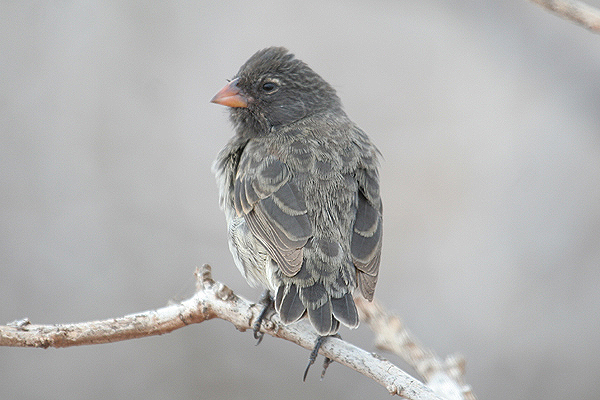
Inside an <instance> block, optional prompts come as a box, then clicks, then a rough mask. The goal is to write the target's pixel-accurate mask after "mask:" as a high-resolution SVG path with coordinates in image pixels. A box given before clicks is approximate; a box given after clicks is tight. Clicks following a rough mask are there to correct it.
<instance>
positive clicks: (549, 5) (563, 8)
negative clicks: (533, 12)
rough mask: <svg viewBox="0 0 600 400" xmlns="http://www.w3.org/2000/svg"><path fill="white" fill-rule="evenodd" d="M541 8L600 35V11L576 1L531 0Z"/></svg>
mask: <svg viewBox="0 0 600 400" xmlns="http://www.w3.org/2000/svg"><path fill="white" fill-rule="evenodd" d="M530 1H532V2H534V3H536V4H539V5H540V6H542V7H544V8H546V9H548V10H550V11H552V12H554V13H556V14H558V15H560V16H561V17H563V18H566V19H568V20H570V21H573V22H575V23H577V24H579V25H582V26H584V27H586V28H587V29H589V30H590V31H592V32H595V33H600V10H598V9H597V8H594V7H592V6H589V5H587V4H585V3H582V2H580V1H576V0H571V1H567V0H530Z"/></svg>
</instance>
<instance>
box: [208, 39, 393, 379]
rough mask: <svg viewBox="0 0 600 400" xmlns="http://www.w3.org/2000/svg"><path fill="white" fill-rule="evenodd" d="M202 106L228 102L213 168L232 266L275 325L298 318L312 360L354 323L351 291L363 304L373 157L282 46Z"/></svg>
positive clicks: (373, 220) (368, 292)
mask: <svg viewBox="0 0 600 400" xmlns="http://www.w3.org/2000/svg"><path fill="white" fill-rule="evenodd" d="M211 102H212V103H216V104H220V105H224V106H227V107H229V109H230V120H231V122H232V124H233V127H234V131H235V134H234V136H233V137H232V138H231V140H230V141H229V142H228V143H227V145H226V146H225V147H224V148H223V149H222V150H221V151H220V152H219V154H218V156H217V159H216V160H215V162H214V164H213V171H214V172H215V175H216V179H217V184H218V187H219V202H220V206H221V208H222V209H223V211H224V213H225V219H226V222H227V231H228V240H229V248H230V251H231V253H232V255H233V258H234V261H235V264H236V266H237V268H238V269H239V270H240V272H241V273H242V275H243V276H244V277H245V278H246V280H247V281H248V283H249V284H250V285H251V286H254V287H263V288H265V289H266V290H267V292H266V293H267V298H273V302H274V308H275V310H276V312H277V313H278V314H279V318H280V319H281V321H282V322H283V323H284V324H291V323H294V322H296V321H298V320H300V319H301V318H303V317H307V318H308V320H309V321H310V324H311V325H312V327H313V328H314V329H315V331H316V333H317V334H318V337H319V341H318V343H317V345H316V346H315V350H313V353H314V356H316V351H318V346H320V343H321V339H322V338H325V337H329V336H333V335H336V334H337V332H338V330H339V327H340V323H341V324H342V325H345V326H347V327H348V328H351V329H353V328H356V327H358V324H359V315H358V312H357V309H356V304H355V302H354V297H353V296H354V293H355V292H356V293H358V292H360V294H361V295H362V296H363V297H364V298H365V299H367V300H369V301H371V300H372V299H373V295H374V291H375V285H376V283H377V278H378V275H379V264H380V259H381V247H382V235H383V226H382V213H383V206H382V201H381V197H380V190H379V172H378V167H379V157H380V152H379V150H378V149H377V148H376V147H375V145H374V144H373V143H372V142H371V140H370V139H369V137H368V136H367V134H366V133H365V132H364V131H363V130H361V129H360V128H359V127H358V126H357V125H356V124H355V123H354V122H352V121H351V120H350V119H349V117H348V116H347V115H346V113H345V112H344V110H343V107H342V103H341V100H340V98H339V97H338V95H337V93H336V90H335V89H334V88H333V87H332V86H331V85H330V84H329V83H327V82H326V81H325V80H324V79H323V78H322V77H321V76H320V75H318V74H317V73H316V72H314V71H313V70H312V69H311V68H310V67H309V66H308V65H307V64H306V63H304V62H303V61H301V60H299V59H297V58H296V57H295V55H294V54H292V53H290V52H289V51H288V50H287V49H286V48H284V47H268V48H265V49H262V50H260V51H258V52H256V53H255V54H254V55H252V56H251V57H250V58H249V59H248V60H247V61H246V62H245V63H244V64H243V65H242V66H241V67H240V69H239V71H238V72H237V74H235V76H234V77H233V78H232V79H231V80H229V81H228V83H227V84H226V86H225V87H223V88H222V89H221V90H220V91H219V92H218V93H217V94H216V95H215V96H214V97H213V98H212V99H211ZM265 309H266V307H265ZM261 318H262V315H261ZM259 324H260V322H259ZM257 329H260V326H258V327H256V326H255V336H256V330H257ZM312 361H314V357H313V359H312ZM309 367H310V364H309ZM307 370H308V368H307ZM305 378H306V373H305Z"/></svg>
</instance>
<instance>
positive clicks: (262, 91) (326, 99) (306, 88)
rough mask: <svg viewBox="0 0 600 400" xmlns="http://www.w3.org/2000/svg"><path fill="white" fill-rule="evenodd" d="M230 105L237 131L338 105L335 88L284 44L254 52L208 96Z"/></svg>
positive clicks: (257, 130) (264, 128)
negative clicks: (218, 88)
mask: <svg viewBox="0 0 600 400" xmlns="http://www.w3.org/2000/svg"><path fill="white" fill-rule="evenodd" d="M211 101H212V102H213V103H217V104H222V105H225V106H229V107H231V120H232V121H233V123H234V125H235V126H236V129H237V131H238V133H239V134H242V135H261V134H266V133H268V132H269V131H270V130H271V128H273V127H277V126H281V125H287V124H291V123H293V122H296V121H298V120H300V119H302V118H305V117H307V116H311V115H315V114H318V113H321V112H325V111H334V110H338V109H341V102H340V99H339V97H338V96H337V95H336V93H335V90H334V89H333V88H332V87H331V85H329V84H328V83H327V82H325V81H324V80H323V78H321V77H320V76H319V75H318V74H317V73H315V72H314V71H313V70H312V69H310V67H309V66H308V65H306V64H305V63H304V62H302V61H300V60H298V59H296V58H294V55H293V54H290V53H289V52H288V50H287V49H285V48H283V47H269V48H266V49H264V50H260V51H258V52H257V53H255V54H254V55H253V56H252V57H250V59H249V60H248V61H246V63H244V65H242V67H241V68H240V70H239V71H238V73H237V74H236V75H235V76H234V77H233V79H232V80H231V81H229V83H228V84H227V85H226V86H225V87H224V88H223V89H221V91H219V92H218V93H217V94H216V95H215V96H214V97H213V98H212V100H211Z"/></svg>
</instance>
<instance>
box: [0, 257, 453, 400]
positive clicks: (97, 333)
mask: <svg viewBox="0 0 600 400" xmlns="http://www.w3.org/2000/svg"><path fill="white" fill-rule="evenodd" d="M196 276H197V278H198V279H197V292H196V293H195V294H194V296H193V297H191V298H190V299H188V300H185V301H182V302H181V303H178V304H174V305H171V306H168V307H163V308H160V309H157V310H152V311H145V312H141V313H137V314H131V315H126V316H124V317H121V318H112V319H107V320H102V321H91V322H83V323H77V324H60V325H34V324H31V323H30V322H29V320H27V319H23V320H20V321H15V322H13V323H10V324H8V325H6V326H0V346H13V347H40V348H47V347H69V346H79V345H86V344H97V343H109V342H117V341H121V340H128V339H134V338H139V337H145V336H152V335H161V334H164V333H169V332H171V331H173V330H175V329H178V328H181V327H183V326H186V325H189V324H193V323H200V322H203V321H206V320H209V319H213V318H220V319H224V320H226V321H229V322H231V323H232V324H233V325H235V327H236V328H237V329H239V330H240V331H244V330H246V329H251V327H252V323H253V321H254V320H255V318H256V317H257V316H258V314H259V313H260V308H261V306H259V305H256V304H252V303H251V302H249V301H248V300H245V299H243V298H241V297H239V296H237V295H235V294H234V293H233V291H232V290H231V289H229V288H228V287H227V286H225V285H223V284H222V283H220V282H215V281H214V280H213V279H212V277H211V272H210V267H209V266H208V265H205V266H203V267H202V268H199V269H197V271H196ZM261 331H263V332H264V333H267V334H269V335H271V336H275V337H279V338H282V339H285V340H288V341H291V342H293V343H296V344H298V345H300V346H302V347H304V348H306V349H312V348H313V346H314V344H315V341H316V339H317V335H316V333H315V332H314V330H313V329H312V328H311V327H310V325H309V324H307V323H306V322H305V321H301V322H299V323H295V324H290V325H284V324H283V323H281V321H280V320H279V318H278V316H277V315H276V314H275V315H272V316H271V318H270V319H268V320H265V321H263V324H262V327H261ZM319 352H320V353H321V354H322V355H324V356H326V357H329V358H330V359H332V360H334V361H337V362H339V363H340V364H343V365H346V366H347V367H349V368H352V369H354V370H355V371H357V372H359V373H361V374H363V375H365V376H367V377H369V378H371V379H373V380H375V381H376V382H378V383H379V384H381V385H383V386H384V387H385V388H386V389H387V390H388V392H389V393H390V394H396V395H399V396H403V397H405V398H407V399H412V400H442V398H441V397H438V396H437V395H436V394H434V393H433V392H432V391H431V389H429V388H428V387H427V386H425V385H423V384H422V383H421V382H420V381H418V380H417V379H415V378H413V377H412V376H410V375H409V374H407V373H405V372H404V371H402V370H401V369H400V368H398V367H397V366H395V365H394V364H392V363H391V362H389V361H387V360H385V359H383V358H381V357H379V356H378V355H376V354H373V353H369V352H367V351H365V350H362V349H360V348H358V347H356V346H354V345H352V344H350V343H347V342H345V341H343V340H341V339H337V338H334V337H331V338H327V340H325V341H324V342H323V345H322V346H321V349H320V351H319ZM298 378H299V379H300V375H299V376H298Z"/></svg>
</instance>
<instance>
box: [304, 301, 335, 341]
mask: <svg viewBox="0 0 600 400" xmlns="http://www.w3.org/2000/svg"><path fill="white" fill-rule="evenodd" d="M307 310H308V319H309V320H310V323H311V324H312V326H313V327H314V328H315V329H316V330H317V333H318V334H319V335H321V336H328V335H331V334H333V333H335V332H332V329H331V328H332V326H333V319H334V318H333V315H332V312H331V303H330V302H329V301H328V302H326V303H325V304H323V305H322V306H320V307H317V308H310V307H309V308H308V309H307ZM335 325H338V326H339V324H335Z"/></svg>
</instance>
